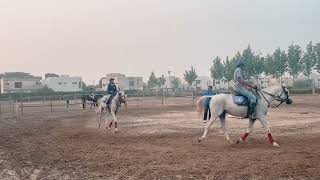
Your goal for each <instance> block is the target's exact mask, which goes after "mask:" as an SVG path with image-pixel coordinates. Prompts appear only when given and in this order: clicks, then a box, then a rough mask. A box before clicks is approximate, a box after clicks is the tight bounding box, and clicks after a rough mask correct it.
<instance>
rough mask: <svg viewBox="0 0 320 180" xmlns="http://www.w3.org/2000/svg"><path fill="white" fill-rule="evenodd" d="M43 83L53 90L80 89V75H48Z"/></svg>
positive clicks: (72, 90) (74, 90) (70, 90)
mask: <svg viewBox="0 0 320 180" xmlns="http://www.w3.org/2000/svg"><path fill="white" fill-rule="evenodd" d="M43 84H44V85H46V86H47V87H48V88H50V89H52V90H53V91H55V92H76V91H82V79H81V77H70V76H68V75H62V76H60V77H48V78H47V79H45V80H44V81H43Z"/></svg>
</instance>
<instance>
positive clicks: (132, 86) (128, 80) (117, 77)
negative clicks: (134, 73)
mask: <svg viewBox="0 0 320 180" xmlns="http://www.w3.org/2000/svg"><path fill="white" fill-rule="evenodd" d="M111 78H114V81H115V83H117V85H118V86H119V88H121V89H123V90H141V91H142V90H143V85H144V83H143V78H142V77H126V76H125V75H124V74H121V73H109V74H106V77H103V78H101V80H100V81H101V88H102V89H103V90H106V89H107V86H108V84H109V80H110V79H111Z"/></svg>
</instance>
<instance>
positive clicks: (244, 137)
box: [241, 133, 249, 141]
mask: <svg viewBox="0 0 320 180" xmlns="http://www.w3.org/2000/svg"><path fill="white" fill-rule="evenodd" d="M248 135H249V133H244V134H243V135H242V137H241V139H242V141H244V140H246V138H247V137H248Z"/></svg>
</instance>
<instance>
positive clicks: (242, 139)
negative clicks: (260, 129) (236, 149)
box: [237, 119, 255, 144]
mask: <svg viewBox="0 0 320 180" xmlns="http://www.w3.org/2000/svg"><path fill="white" fill-rule="evenodd" d="M254 123H255V120H251V119H249V127H248V129H247V132H245V133H243V135H242V136H241V137H240V138H239V139H238V141H237V144H239V143H240V142H242V141H245V140H246V138H247V137H248V136H249V134H250V133H251V132H252V129H253V125H254Z"/></svg>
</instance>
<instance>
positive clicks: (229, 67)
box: [223, 56, 236, 89]
mask: <svg viewBox="0 0 320 180" xmlns="http://www.w3.org/2000/svg"><path fill="white" fill-rule="evenodd" d="M235 62H236V61H235V58H232V60H231V61H229V57H228V56H227V58H226V61H225V62H223V66H224V68H223V69H224V71H223V79H224V81H226V82H227V83H228V89H229V82H230V81H231V80H233V73H234V71H235V68H236V66H235Z"/></svg>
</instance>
